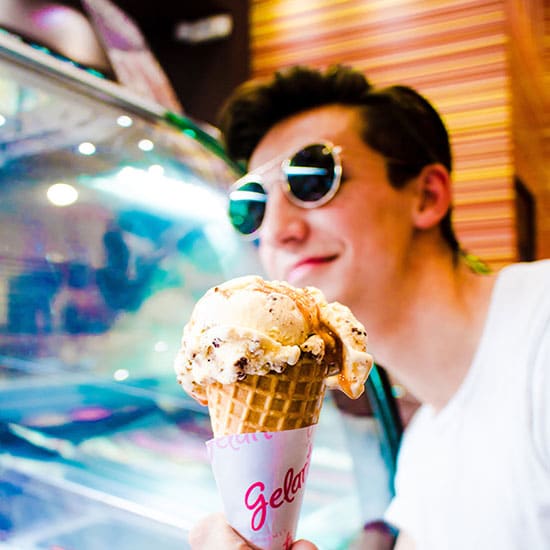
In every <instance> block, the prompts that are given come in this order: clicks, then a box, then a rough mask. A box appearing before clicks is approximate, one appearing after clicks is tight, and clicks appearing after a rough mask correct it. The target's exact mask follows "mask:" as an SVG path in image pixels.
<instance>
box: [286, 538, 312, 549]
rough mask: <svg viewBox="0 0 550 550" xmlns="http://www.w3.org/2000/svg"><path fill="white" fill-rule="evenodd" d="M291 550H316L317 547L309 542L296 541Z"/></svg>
mask: <svg viewBox="0 0 550 550" xmlns="http://www.w3.org/2000/svg"><path fill="white" fill-rule="evenodd" d="M291 550H317V546H315V544H313V543H312V542H309V540H303V539H301V540H297V541H296V542H295V543H294V544H293V545H292V548H291Z"/></svg>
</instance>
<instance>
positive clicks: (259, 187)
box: [229, 142, 342, 237]
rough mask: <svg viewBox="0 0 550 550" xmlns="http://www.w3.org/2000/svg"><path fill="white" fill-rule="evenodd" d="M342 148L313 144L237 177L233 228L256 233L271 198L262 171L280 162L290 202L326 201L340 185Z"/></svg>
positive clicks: (313, 204)
mask: <svg viewBox="0 0 550 550" xmlns="http://www.w3.org/2000/svg"><path fill="white" fill-rule="evenodd" d="M340 151H341V148H340V147H336V146H334V145H332V143H329V142H320V143H313V144H312V145H307V146H305V147H302V148H301V149H300V150H299V151H298V152H296V153H294V154H292V155H290V156H288V155H286V154H285V155H282V156H281V157H277V158H275V159H272V160H270V161H268V162H267V163H265V164H262V165H261V166H260V167H258V168H257V169H256V170H254V171H253V172H250V173H248V174H246V175H245V176H243V177H242V178H240V179H239V180H237V181H236V182H235V183H234V184H233V186H232V187H231V189H230V191H229V219H230V220H231V224H232V225H233V227H234V228H235V229H236V230H237V231H238V232H239V233H241V234H242V235H245V236H247V237H255V236H256V234H257V232H258V230H259V229H260V226H261V225H262V221H263V219H264V215H265V209H266V205H267V197H268V192H267V189H266V186H265V184H264V183H263V181H262V174H264V173H265V172H267V171H268V170H270V169H271V168H273V167H274V166H276V165H277V164H278V163H280V166H281V171H282V173H283V174H284V176H285V178H284V179H279V181H280V182H281V185H282V187H283V191H284V193H285V195H286V197H287V198H288V200H289V201H290V202H292V203H293V204H296V205H297V206H300V207H301V208H317V207H318V206H322V205H323V204H326V203H327V202H328V201H330V199H332V197H334V195H335V194H336V192H337V191H338V188H339V187H340V182H341V178H342V163H341V161H340V155H339V153H340ZM285 157H286V158H285ZM285 180H286V181H285Z"/></svg>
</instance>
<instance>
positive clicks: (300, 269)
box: [287, 254, 337, 283]
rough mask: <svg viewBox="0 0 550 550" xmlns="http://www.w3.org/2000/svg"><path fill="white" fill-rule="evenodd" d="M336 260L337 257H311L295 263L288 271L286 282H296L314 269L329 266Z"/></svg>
mask: <svg viewBox="0 0 550 550" xmlns="http://www.w3.org/2000/svg"><path fill="white" fill-rule="evenodd" d="M336 258H337V255H336V254H334V255H331V256H311V257H308V258H303V259H301V260H299V261H298V262H296V263H295V264H294V265H293V266H292V267H291V268H290V270H289V272H288V276H287V280H288V281H289V282H290V283H292V282H293V281H298V280H299V279H301V278H302V277H304V276H307V275H308V274H310V273H311V272H312V271H313V270H315V268H317V267H319V266H323V265H327V264H330V263H331V262H333V261H334V260H335V259H336Z"/></svg>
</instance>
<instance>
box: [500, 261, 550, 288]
mask: <svg viewBox="0 0 550 550" xmlns="http://www.w3.org/2000/svg"><path fill="white" fill-rule="evenodd" d="M497 280H498V283H499V285H501V286H507V287H513V288H516V289H518V290H519V289H521V288H524V289H531V290H536V289H539V288H541V289H545V288H546V289H547V288H550V260H539V261H536V262H522V263H516V264H511V265H509V266H506V267H504V268H503V269H502V270H501V271H500V272H499V274H498V279H497Z"/></svg>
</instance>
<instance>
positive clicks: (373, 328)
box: [364, 253, 495, 409]
mask: <svg viewBox="0 0 550 550" xmlns="http://www.w3.org/2000/svg"><path fill="white" fill-rule="evenodd" d="M415 257H416V258H418V259H417V260H414V259H413V260H411V261H409V262H407V268H406V269H405V270H403V272H402V274H401V278H400V280H399V283H398V284H396V285H394V286H395V292H394V293H393V294H391V296H392V298H391V300H390V302H389V303H388V302H386V303H385V305H384V315H382V316H375V317H376V321H375V320H373V316H372V315H365V316H364V319H365V320H368V321H369V322H368V323H366V326H367V327H368V332H369V341H370V342H372V352H373V355H374V358H375V361H376V362H377V363H378V364H380V365H382V366H384V367H385V368H386V369H387V370H388V371H389V372H390V374H391V375H392V377H393V378H394V379H396V380H397V381H399V382H400V383H401V384H403V385H404V386H405V387H406V388H407V390H408V391H409V392H411V393H412V394H413V395H414V396H415V397H416V398H417V399H418V400H420V401H421V402H423V403H428V404H431V405H432V406H434V407H435V408H436V409H441V408H442V407H443V406H444V405H445V404H446V403H447V402H448V401H449V400H450V399H451V397H452V396H453V395H454V393H455V392H456V391H457V389H458V387H459V386H460V384H461V383H462V381H463V380H464V377H465V376H466V373H467V372H468V370H469V368H470V365H471V362H472V359H473V357H474V354H475V352H476V349H477V347H478V345H479V340H480V338H481V334H482V331H483V327H484V324H485V319H486V315H487V310H488V306H489V302H490V298H491V292H492V287H493V284H494V279H495V277H494V275H478V274H475V273H473V272H472V271H471V270H470V268H469V267H468V266H466V265H465V264H464V262H463V261H462V260H459V261H458V262H456V261H454V260H453V258H452V256H451V255H450V254H448V253H446V254H440V255H437V256H436V255H431V256H430V255H429V254H417V255H415ZM378 311H381V309H380V308H379V309H378Z"/></svg>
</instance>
